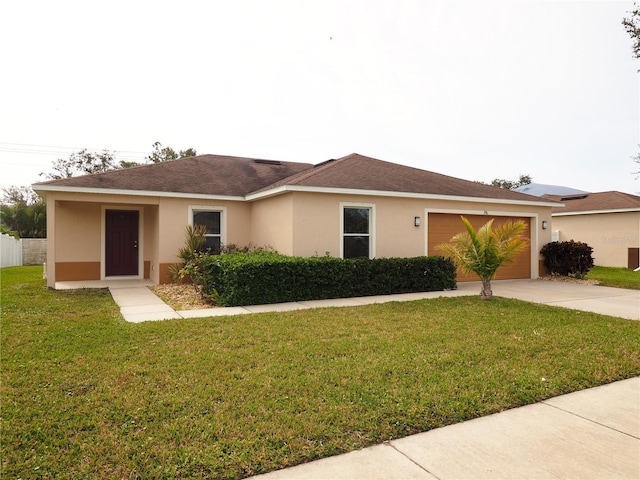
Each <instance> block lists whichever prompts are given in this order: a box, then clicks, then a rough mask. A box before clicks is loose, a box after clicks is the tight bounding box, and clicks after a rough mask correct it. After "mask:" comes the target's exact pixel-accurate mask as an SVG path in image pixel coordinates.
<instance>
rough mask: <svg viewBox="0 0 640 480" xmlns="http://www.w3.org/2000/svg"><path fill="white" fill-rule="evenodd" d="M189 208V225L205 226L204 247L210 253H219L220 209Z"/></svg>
mask: <svg viewBox="0 0 640 480" xmlns="http://www.w3.org/2000/svg"><path fill="white" fill-rule="evenodd" d="M190 210H191V225H193V226H194V227H195V226H198V225H202V226H204V227H205V229H206V232H205V234H204V249H205V250H208V251H210V252H211V253H220V247H222V233H223V232H222V210H213V209H211V210H209V209H205V208H196V207H193V208H191V209H190Z"/></svg>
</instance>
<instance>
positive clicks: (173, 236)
mask: <svg viewBox="0 0 640 480" xmlns="http://www.w3.org/2000/svg"><path fill="white" fill-rule="evenodd" d="M189 207H191V208H203V209H204V208H206V209H216V210H217V209H220V210H222V211H223V216H222V243H223V244H225V245H228V244H236V245H239V246H245V245H248V244H249V243H251V237H250V231H251V227H250V224H251V220H250V215H251V206H250V205H249V204H247V203H244V202H237V201H217V200H201V199H188V198H186V199H175V198H161V199H159V207H158V211H159V218H158V224H157V225H158V234H157V238H158V279H157V280H155V279H154V281H157V282H158V283H167V282H170V281H171V279H170V277H169V268H170V267H171V265H173V264H175V263H178V262H179V261H180V258H179V257H178V252H179V250H180V248H182V247H183V246H184V243H185V231H186V227H187V225H189V223H190V221H191V219H190V218H189V213H190V209H189ZM151 268H152V270H153V269H154V266H153V265H152V267H151Z"/></svg>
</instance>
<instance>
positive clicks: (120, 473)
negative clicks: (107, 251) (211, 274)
mask: <svg viewBox="0 0 640 480" xmlns="http://www.w3.org/2000/svg"><path fill="white" fill-rule="evenodd" d="M41 271H42V269H41V267H33V268H31V267H19V268H7V269H3V270H2V271H1V273H0V274H1V282H2V290H1V305H2V309H1V314H2V316H1V318H2V328H1V332H0V333H1V341H2V352H1V353H2V357H1V360H2V369H1V375H2V377H1V380H2V382H1V405H2V424H1V428H2V431H1V435H2V436H1V438H2V442H1V452H0V453H1V458H2V467H1V468H2V470H1V471H0V477H1V478H92V479H93V478H98V479H100V478H104V479H112V478H145V479H148V478H241V477H244V476H249V475H252V474H255V473H260V472H265V471H269V470H274V469H279V468H283V467H286V466H290V465H294V464H297V463H301V462H306V461H309V460H313V459H317V458H321V457H326V456H329V455H334V454H337V453H341V452H346V451H349V450H354V449H358V448H361V447H365V446H368V445H373V444H377V443H380V442H383V441H385V440H389V439H392V438H398V437H403V436H406V435H409V434H412V433H416V432H420V431H425V430H429V429H432V428H436V427H440V426H443V425H448V424H451V423H456V422H460V421H463V420H468V419H471V418H475V417H478V416H481V415H488V414H490V413H494V412H498V411H501V410H504V409H507V408H512V407H516V406H520V405H525V404H529V403H532V402H536V401H539V400H542V399H544V398H548V397H551V396H555V395H559V394H563V393H567V392H571V391H575V390H580V389H583V388H588V387H592V386H596V385H600V384H603V383H608V382H612V381H615V380H620V379H624V378H629V377H632V376H636V375H640V351H639V349H638V344H640V329H639V328H638V326H639V325H638V322H634V321H630V320H622V319H617V318H613V317H607V316H602V315H597V314H591V313H585V312H576V311H569V310H564V309H557V308H552V307H547V306H541V305H534V304H529V303H526V302H520V301H515V300H507V299H502V298H495V299H494V300H493V301H482V300H480V298H478V297H477V296H473V297H461V298H442V299H433V300H423V301H415V302H404V303H388V304H382V305H371V306H365V307H357V308H332V309H316V310H304V311H297V312H289V313H268V314H256V315H241V316H236V317H223V318H208V319H194V320H177V321H165V322H148V323H142V324H128V323H126V322H124V320H123V319H122V318H121V317H120V315H119V312H118V308H117V307H116V305H115V304H114V303H113V301H112V299H111V297H110V295H109V294H108V292H107V291H104V290H100V291H77V292H55V291H50V290H47V289H46V288H44V283H43V281H42V279H41V278H40V276H41ZM495 293H496V294H498V295H499V290H496V292H495Z"/></svg>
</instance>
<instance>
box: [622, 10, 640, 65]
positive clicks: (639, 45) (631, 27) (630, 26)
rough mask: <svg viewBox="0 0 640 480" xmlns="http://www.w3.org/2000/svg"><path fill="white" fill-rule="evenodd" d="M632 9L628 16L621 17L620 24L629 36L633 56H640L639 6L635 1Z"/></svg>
mask: <svg viewBox="0 0 640 480" xmlns="http://www.w3.org/2000/svg"><path fill="white" fill-rule="evenodd" d="M633 7H634V8H633V10H631V11H630V12H628V13H629V17H625V18H623V19H622V25H623V26H624V29H625V30H626V31H627V33H628V34H629V36H630V37H631V41H632V42H633V44H632V47H631V48H632V50H633V56H634V57H635V58H640V8H639V7H638V5H636V4H635V3H634V4H633Z"/></svg>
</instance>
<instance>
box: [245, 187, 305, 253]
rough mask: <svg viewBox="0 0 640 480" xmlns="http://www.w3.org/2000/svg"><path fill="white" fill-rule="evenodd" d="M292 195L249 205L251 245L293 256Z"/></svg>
mask: <svg viewBox="0 0 640 480" xmlns="http://www.w3.org/2000/svg"><path fill="white" fill-rule="evenodd" d="M293 221H294V220H293V195H292V194H286V195H279V196H276V197H269V198H265V199H262V200H259V201H256V202H253V203H252V204H251V222H250V225H251V227H250V232H251V237H250V238H251V243H253V244H254V245H255V246H257V247H267V246H268V247H272V248H274V249H275V250H276V251H278V252H280V253H282V254H284V255H295V251H294V245H293Z"/></svg>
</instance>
